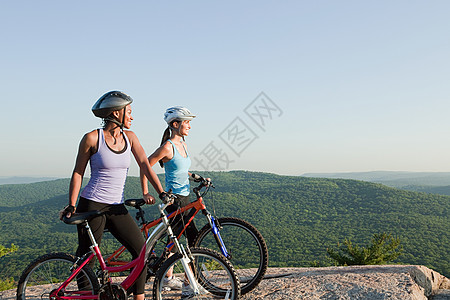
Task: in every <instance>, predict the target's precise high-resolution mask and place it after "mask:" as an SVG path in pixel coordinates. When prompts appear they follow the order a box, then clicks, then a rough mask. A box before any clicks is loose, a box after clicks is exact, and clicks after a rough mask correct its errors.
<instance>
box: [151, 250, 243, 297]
mask: <svg viewBox="0 0 450 300" xmlns="http://www.w3.org/2000/svg"><path fill="white" fill-rule="evenodd" d="M191 254H192V257H193V258H194V261H193V262H191V263H190V264H189V266H190V268H191V269H192V270H193V273H194V275H195V278H196V279H197V284H198V286H199V289H200V294H199V295H193V294H192V290H190V291H189V290H188V289H183V290H176V289H171V288H170V287H168V285H167V283H166V277H167V275H168V274H167V273H168V272H173V276H175V277H176V278H178V280H180V281H184V282H185V281H186V279H185V274H184V268H183V265H182V263H181V260H182V256H181V254H175V255H173V256H172V257H170V258H169V259H168V260H166V262H165V263H164V264H163V265H162V266H161V268H160V269H159V270H158V272H157V274H156V276H155V282H154V283H153V299H157V300H164V299H230V300H234V299H239V296H240V288H239V279H238V277H237V275H236V273H235V271H234V269H233V266H232V265H231V264H230V262H229V261H227V260H226V259H225V257H224V256H222V255H220V254H219V253H217V252H215V251H213V250H210V249H203V248H192V249H191ZM189 293H190V295H189Z"/></svg>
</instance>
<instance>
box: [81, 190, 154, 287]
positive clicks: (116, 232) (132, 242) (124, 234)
mask: <svg viewBox="0 0 450 300" xmlns="http://www.w3.org/2000/svg"><path fill="white" fill-rule="evenodd" d="M91 210H99V211H102V212H106V213H105V214H103V215H101V216H98V217H95V218H94V219H92V220H91V221H90V222H89V226H90V227H91V230H92V232H93V234H94V237H95V240H96V241H97V243H98V244H99V245H100V242H101V240H102V236H103V230H104V229H105V228H107V229H108V230H109V232H111V234H112V235H113V236H114V237H115V238H116V239H117V240H118V241H119V242H120V243H121V244H122V245H124V246H125V248H127V250H128V251H129V252H130V254H131V256H132V257H133V259H135V258H137V257H138V256H139V254H140V252H141V249H142V247H143V246H144V243H145V239H144V235H143V234H142V232H141V231H140V229H139V227H138V226H137V224H136V222H135V221H134V219H133V218H132V217H131V216H130V214H129V213H128V210H127V209H126V207H125V205H124V204H104V203H99V202H95V201H91V200H88V199H85V198H83V197H80V200H79V201H78V205H77V211H76V212H87V211H91ZM77 229H78V243H79V244H78V249H77V252H76V255H77V256H82V255H84V254H85V253H87V252H89V251H90V249H89V247H90V246H91V245H92V244H91V240H90V239H89V235H88V233H87V230H86V228H85V227H84V226H82V225H77ZM93 263H94V261H91V263H90V265H91V267H93ZM146 276H147V268H144V270H143V271H142V273H141V275H140V276H139V278H138V279H137V280H136V282H135V284H134V285H133V287H132V291H133V293H134V294H135V295H139V294H143V293H144V291H145V281H146Z"/></svg>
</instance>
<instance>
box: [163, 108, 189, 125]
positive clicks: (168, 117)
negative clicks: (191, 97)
mask: <svg viewBox="0 0 450 300" xmlns="http://www.w3.org/2000/svg"><path fill="white" fill-rule="evenodd" d="M195 117H196V116H195V115H194V114H192V113H191V112H190V111H189V109H187V108H186V107H183V106H173V107H170V108H168V109H166V112H165V113H164V121H166V123H167V124H169V125H170V123H172V122H173V121H184V120H192V119H193V118H195Z"/></svg>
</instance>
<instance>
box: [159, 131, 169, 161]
mask: <svg viewBox="0 0 450 300" xmlns="http://www.w3.org/2000/svg"><path fill="white" fill-rule="evenodd" d="M169 138H170V126H167V128H166V130H164V133H163V136H162V139H161V145H160V146H162V145H164V143H165V142H167V140H168V139H169ZM159 165H160V166H161V168H164V163H163V161H162V159H160V160H159Z"/></svg>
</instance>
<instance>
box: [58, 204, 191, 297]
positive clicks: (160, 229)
mask: <svg viewBox="0 0 450 300" xmlns="http://www.w3.org/2000/svg"><path fill="white" fill-rule="evenodd" d="M166 207H167V204H161V205H160V206H159V209H160V211H161V212H163V210H164V209H165V208H166ZM158 220H159V222H158V223H159V224H158V225H157V226H156V228H155V229H154V230H153V231H152V233H151V234H150V235H148V237H147V240H146V242H145V244H144V246H143V247H142V249H141V252H140V254H139V256H138V257H137V258H136V259H134V260H132V261H130V262H128V263H126V264H123V265H119V266H108V265H107V264H106V262H105V260H104V259H103V257H102V255H101V252H100V248H99V246H98V244H97V242H96V240H95V238H94V235H93V234H92V230H91V228H90V226H89V224H88V222H85V227H86V229H87V232H88V234H89V238H90V239H91V242H92V246H91V247H90V248H91V253H90V254H89V256H88V257H87V258H86V259H83V258H81V260H82V263H81V264H80V265H78V267H77V268H76V269H75V270H74V271H73V272H72V274H71V275H70V276H69V278H67V279H66V280H65V281H64V282H63V283H62V284H61V285H60V286H59V287H58V288H57V289H55V290H53V291H52V292H51V294H50V299H98V295H93V294H92V293H91V292H90V291H86V292H84V291H78V292H71V291H66V290H65V289H66V287H67V286H68V284H69V283H70V282H71V281H73V280H76V276H77V275H78V274H79V273H80V271H81V270H82V268H83V267H84V266H85V265H86V264H88V263H89V262H90V261H91V260H92V259H94V258H95V257H97V259H98V260H99V263H100V268H101V270H102V271H103V274H106V278H104V279H106V280H107V282H109V283H111V278H110V277H109V274H110V273H119V272H123V271H126V270H129V269H132V268H133V270H132V271H131V273H130V274H129V275H128V276H127V277H126V278H125V280H124V281H122V282H121V283H120V285H121V286H122V287H123V288H124V289H125V290H127V289H128V288H130V287H131V286H132V285H133V284H134V282H135V281H136V280H137V278H138V277H139V276H140V274H141V272H142V270H143V268H144V267H145V264H146V262H147V259H148V257H149V254H150V250H151V249H153V246H154V245H155V243H156V242H157V240H158V239H159V238H160V237H161V236H163V235H164V234H166V233H167V234H168V235H169V237H170V238H171V239H172V240H173V241H174V242H173V244H174V245H172V247H173V246H175V247H176V248H177V251H179V252H180V253H182V254H183V256H185V257H186V258H187V257H188V256H187V254H186V252H185V250H184V248H183V247H182V246H181V245H180V244H178V240H177V239H176V238H175V236H174V235H173V232H172V228H171V227H170V225H169V221H168V219H167V217H166V216H165V214H163V216H162V217H161V218H159V219H158ZM155 224H156V223H155ZM155 224H154V225H155ZM146 232H148V230H147V231H146ZM172 247H171V248H172ZM86 255H87V254H86ZM183 261H184V260H183ZM188 262H189V259H187V261H185V263H183V265H184V267H185V272H186V275H187V277H188V279H189V281H190V282H191V284H192V286H193V288H194V290H195V291H197V292H198V286H197V283H196V280H195V277H194V275H193V273H192V271H191V270H190V268H189V267H188V265H187V263H188ZM60 292H63V293H65V294H66V296H58V294H60ZM63 293H61V294H63Z"/></svg>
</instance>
